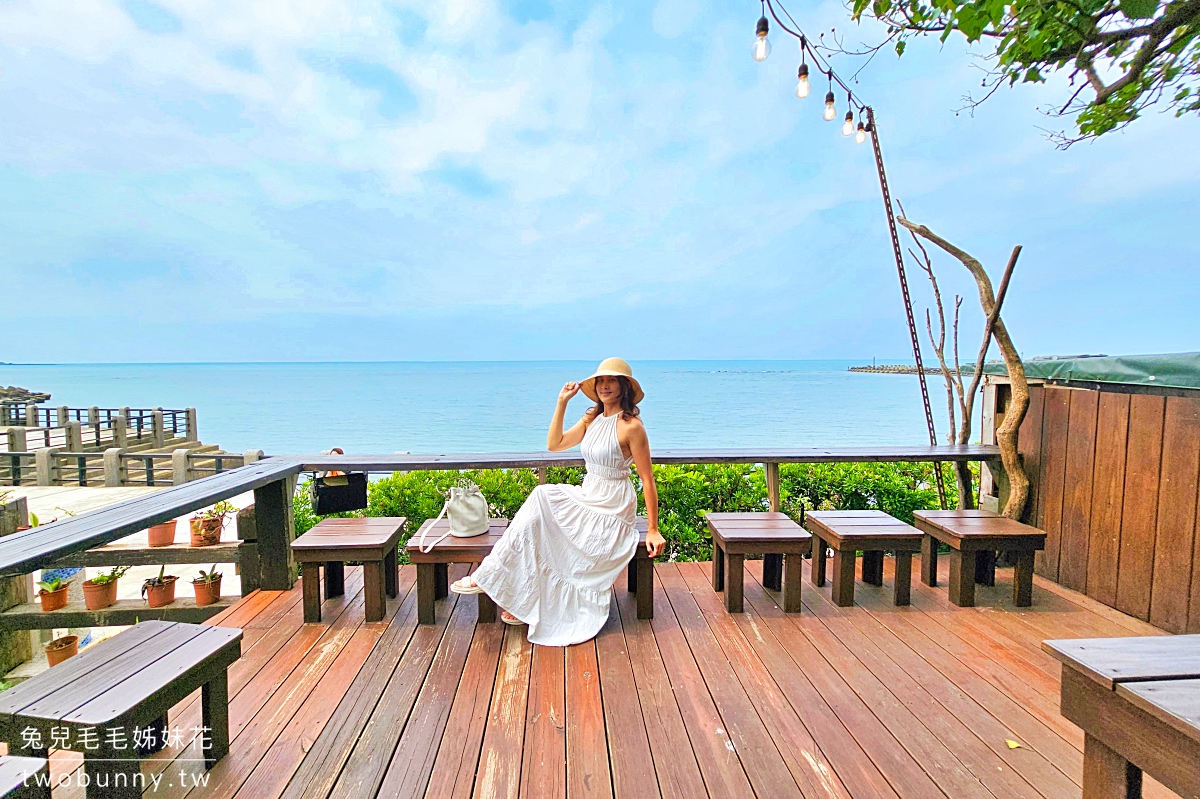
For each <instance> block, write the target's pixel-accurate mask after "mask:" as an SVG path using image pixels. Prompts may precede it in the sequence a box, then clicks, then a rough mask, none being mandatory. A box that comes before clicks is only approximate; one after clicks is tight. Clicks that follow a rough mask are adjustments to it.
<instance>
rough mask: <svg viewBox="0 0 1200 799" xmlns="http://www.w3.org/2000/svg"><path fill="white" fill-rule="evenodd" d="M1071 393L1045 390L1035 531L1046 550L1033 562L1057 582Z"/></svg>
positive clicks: (1041, 572) (1045, 575)
mask: <svg viewBox="0 0 1200 799" xmlns="http://www.w3.org/2000/svg"><path fill="white" fill-rule="evenodd" d="M1070 409H1071V391H1070V389H1065V388H1048V389H1046V410H1045V420H1044V421H1043V423H1042V442H1043V443H1042V453H1043V454H1042V463H1043V464H1044V465H1045V469H1044V471H1043V474H1042V481H1041V490H1042V501H1041V506H1040V508H1039V517H1038V525H1037V526H1038V527H1040V528H1041V529H1042V530H1043V531H1044V532H1045V533H1046V549H1045V551H1044V552H1039V553H1038V557H1037V558H1036V560H1035V565H1036V566H1037V567H1038V574H1041V575H1042V576H1043V577H1046V578H1048V579H1050V580H1056V581H1057V580H1058V563H1059V544H1060V539H1059V536H1060V534H1061V533H1062V510H1063V480H1064V478H1065V470H1066V462H1067V422H1068V421H1069V418H1070Z"/></svg>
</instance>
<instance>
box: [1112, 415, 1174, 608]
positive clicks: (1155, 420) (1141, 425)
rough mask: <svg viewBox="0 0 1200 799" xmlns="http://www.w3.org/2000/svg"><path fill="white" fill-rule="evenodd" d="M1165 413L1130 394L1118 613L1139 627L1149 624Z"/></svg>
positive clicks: (1118, 579)
mask: <svg viewBox="0 0 1200 799" xmlns="http://www.w3.org/2000/svg"><path fill="white" fill-rule="evenodd" d="M1166 407H1167V403H1166V397H1156V396H1154V395H1151V394H1134V395H1132V396H1131V397H1130V398H1129V436H1128V437H1129V446H1128V455H1127V456H1126V459H1125V492H1124V499H1123V509H1122V512H1121V549H1120V565H1119V566H1118V568H1117V602H1116V608H1117V610H1119V611H1121V612H1122V613H1128V614H1129V615H1130V616H1137V617H1138V618H1139V619H1142V620H1143V621H1149V619H1150V587H1151V585H1152V583H1153V576H1154V532H1155V529H1156V527H1157V524H1158V477H1159V469H1160V466H1161V464H1162V448H1163V416H1164V414H1165V413H1166Z"/></svg>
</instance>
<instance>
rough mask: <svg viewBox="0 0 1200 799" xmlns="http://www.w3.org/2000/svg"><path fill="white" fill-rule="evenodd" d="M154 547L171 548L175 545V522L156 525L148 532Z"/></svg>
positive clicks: (147, 535) (151, 544)
mask: <svg viewBox="0 0 1200 799" xmlns="http://www.w3.org/2000/svg"><path fill="white" fill-rule="evenodd" d="M146 537H147V538H149V539H150V546H152V547H169V546H171V544H174V543H175V520H174V519H172V520H171V521H169V522H163V523H162V524H156V525H154V526H153V527H151V528H150V529H149V530H147V531H146Z"/></svg>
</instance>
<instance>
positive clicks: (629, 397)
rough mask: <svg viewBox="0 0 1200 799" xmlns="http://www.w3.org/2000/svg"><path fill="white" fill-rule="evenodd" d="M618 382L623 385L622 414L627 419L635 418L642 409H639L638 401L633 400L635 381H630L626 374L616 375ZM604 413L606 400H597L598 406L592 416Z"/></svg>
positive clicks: (593, 410)
mask: <svg viewBox="0 0 1200 799" xmlns="http://www.w3.org/2000/svg"><path fill="white" fill-rule="evenodd" d="M616 378H617V384H618V385H620V386H621V397H620V399H621V415H622V416H624V417H625V418H626V419H633V418H634V417H636V416H637V415H638V414H639V413H641V411H639V410H638V406H637V403H635V402H634V401H633V383H631V382H629V378H628V377H626V376H625V375H616ZM603 415H604V402H603V401H602V400H596V407H595V408H592V418H593V419H594V418H596V417H598V416H603Z"/></svg>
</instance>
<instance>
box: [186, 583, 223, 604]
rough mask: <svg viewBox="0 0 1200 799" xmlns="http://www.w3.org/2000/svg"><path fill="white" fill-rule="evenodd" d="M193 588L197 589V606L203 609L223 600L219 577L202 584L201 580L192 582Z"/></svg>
mask: <svg viewBox="0 0 1200 799" xmlns="http://www.w3.org/2000/svg"><path fill="white" fill-rule="evenodd" d="M192 588H195V589H196V605H197V607H203V606H204V605H211V604H213V603H214V602H216V601H217V600H218V599H220V598H221V578H220V577H218V578H217V579H215V580H212V581H210V582H201V581H200V580H192Z"/></svg>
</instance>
